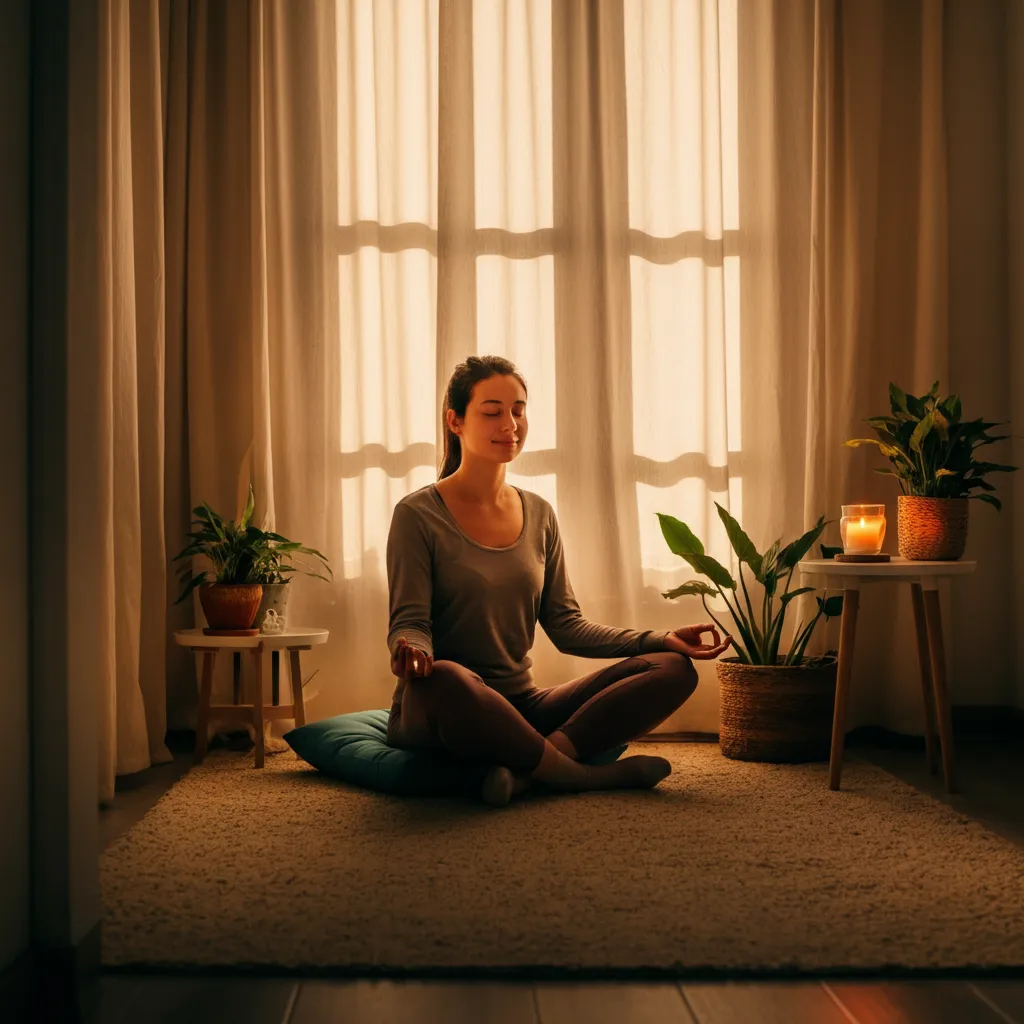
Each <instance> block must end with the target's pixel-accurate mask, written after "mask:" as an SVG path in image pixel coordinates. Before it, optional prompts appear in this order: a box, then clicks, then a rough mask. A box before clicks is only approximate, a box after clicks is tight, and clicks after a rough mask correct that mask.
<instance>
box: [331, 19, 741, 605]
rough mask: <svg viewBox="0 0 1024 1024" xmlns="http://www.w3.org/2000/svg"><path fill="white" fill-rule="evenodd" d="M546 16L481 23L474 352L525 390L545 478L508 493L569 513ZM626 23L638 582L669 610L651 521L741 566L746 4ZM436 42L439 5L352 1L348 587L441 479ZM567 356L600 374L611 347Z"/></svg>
mask: <svg viewBox="0 0 1024 1024" xmlns="http://www.w3.org/2000/svg"><path fill="white" fill-rule="evenodd" d="M608 2H614V0H608ZM552 15H553V12H552V7H551V0H476V2H474V3H473V5H472V32H471V38H472V44H471V51H472V72H471V75H470V76H469V77H468V79H467V81H470V82H471V83H472V86H471V88H472V92H473V95H472V117H470V118H466V119H465V120H464V121H461V122H459V123H458V124H456V125H454V126H453V127H452V130H453V131H456V132H466V133H470V134H471V135H472V138H471V139H469V137H468V135H467V137H466V138H467V140H468V142H469V143H471V145H470V146H469V151H470V152H471V153H472V161H473V167H472V172H473V181H474V194H473V197H472V198H473V202H472V210H473V215H472V216H473V219H474V223H473V224H472V225H471V226H470V227H469V228H468V229H467V235H466V237H465V238H464V239H460V243H461V244H464V245H466V246H467V247H468V248H469V249H470V250H471V251H472V252H473V253H475V254H476V259H475V265H476V279H475V287H476V315H475V329H476V338H468V339H464V341H465V344H464V346H463V348H464V350H465V353H468V352H471V351H476V352H479V353H481V354H483V353H493V354H497V355H504V356H506V357H508V358H509V359H511V360H512V361H513V362H515V363H516V364H517V365H518V366H519V368H520V369H521V370H522V371H523V373H524V375H525V377H526V379H527V382H528V384H529V387H530V403H529V414H530V434H529V440H528V443H527V452H528V453H543V452H547V453H550V461H549V463H548V464H547V465H546V466H544V465H542V464H540V463H537V464H536V466H537V467H539V468H536V470H535V471H533V472H522V471H521V470H522V469H523V468H526V466H527V463H526V460H525V459H522V460H521V461H520V462H517V463H513V464H512V466H511V467H510V469H509V471H508V480H509V481H510V482H512V483H516V484H518V485H519V486H522V487H525V488H528V489H530V490H533V491H536V492H537V493H540V494H542V495H543V496H544V497H546V498H547V499H548V500H549V501H551V502H552V504H553V505H554V506H555V507H556V510H557V508H558V505H557V497H558V482H559V478H560V476H562V475H563V474H565V473H571V472H574V471H576V468H577V467H576V466H575V465H573V464H572V455H571V453H563V452H561V451H560V449H559V438H558V436H557V431H556V412H558V410H557V408H556V393H557V394H558V395H559V396H560V399H561V400H563V401H565V400H566V396H568V400H569V401H572V398H573V392H572V389H571V387H570V388H568V389H566V387H565V382H564V381H563V382H559V381H557V380H556V347H557V345H559V344H565V343H566V342H567V341H568V339H558V338H556V337H555V304H556V298H557V297H556V295H555V273H554V257H555V254H556V245H558V244H559V242H558V240H557V238H556V235H555V232H554V230H553V225H554V223H555V216H554V202H555V199H554V189H553V185H552V181H553V160H554V150H555V146H554V140H553V131H554V118H553V114H552V105H553V80H554V76H555V70H554V66H553V61H554V60H555V55H554V53H553V42H552ZM622 17H623V30H624V32H623V43H622V45H623V48H624V53H623V56H624V67H625V82H624V88H625V110H626V122H627V132H626V137H625V138H624V139H623V144H624V145H625V146H626V147H627V162H628V179H629V184H628V205H629V227H630V231H629V239H628V249H629V275H630V281H629V285H630V310H631V313H630V327H631V353H630V360H631V374H632V382H633V385H632V386H633V396H632V397H633V402H632V406H633V423H632V431H631V435H632V444H633V452H634V456H635V460H636V477H635V494H636V503H637V511H638V521H639V529H640V537H639V542H640V555H641V561H642V570H643V580H644V583H645V584H648V585H654V586H657V587H658V588H659V589H667V588H668V587H670V586H673V585H675V584H676V583H678V582H679V581H680V579H681V578H683V576H682V575H681V574H685V573H686V572H687V571H688V570H686V568H685V567H684V566H682V565H681V563H680V560H679V559H678V558H677V556H675V555H673V554H672V553H671V552H670V551H669V550H668V548H667V546H666V545H665V542H664V539H663V538H662V536H661V532H660V529H659V527H658V523H657V519H656V516H655V514H654V513H655V512H656V511H660V512H671V513H672V514H674V515H677V516H678V517H679V518H681V519H684V520H685V521H687V522H688V523H689V524H690V525H691V526H692V527H693V528H694V530H695V531H696V532H697V533H698V535H699V536H701V537H702V538H704V539H705V541H706V542H709V544H710V549H711V551H712V553H714V554H716V556H717V557H719V558H720V559H723V560H726V561H728V560H729V558H730V554H729V550H728V545H727V542H726V539H725V536H724V531H722V529H721V527H720V524H719V522H718V517H717V515H716V514H715V511H714V505H713V502H714V501H715V500H718V501H721V502H723V503H726V504H728V505H729V506H730V507H731V508H732V510H733V512H734V514H736V515H737V516H741V515H742V510H741V508H740V480H739V476H738V473H737V472H736V466H735V456H736V455H737V454H738V452H739V450H740V443H741V439H740V436H739V417H738V409H739V393H738V380H739V372H738V338H739V322H738V315H739V269H738V257H737V255H736V254H737V240H736V238H737V231H738V227H739V225H738V196H737V166H736V145H737V138H736V136H737V109H736V104H737V90H736V74H737V71H736V11H735V0H717V2H716V0H627V2H625V3H623V4H622ZM441 31H442V26H441V24H440V19H439V4H438V2H437V0H402V2H400V3H397V4H395V3H393V2H392V0H387V2H384V0H380V2H374V0H348V2H343V0H339V2H338V44H339V50H338V52H339V61H338V67H339V81H338V89H339V125H338V127H339V131H338V156H339V202H338V217H339V239H340V245H339V248H340V254H339V270H338V273H339V298H340V317H341V324H340V326H341V338H342V365H341V374H342V380H341V389H342V410H343V413H342V436H341V439H340V440H341V450H342V453H343V455H348V456H353V457H354V456H357V455H358V454H359V453H361V452H362V453H366V452H371V453H372V455H371V456H367V457H365V458H363V459H362V460H361V461H358V462H357V463H355V464H356V465H359V466H361V467H362V468H361V469H360V470H359V471H358V472H355V473H354V475H349V476H346V477H344V479H343V481H342V491H343V508H344V518H345V522H344V529H343V534H344V562H345V575H346V576H350V577H351V576H359V575H361V574H362V573H364V572H366V571H368V568H367V558H372V559H373V561H374V563H375V564H376V565H378V566H379V564H380V558H381V553H382V552H383V550H384V547H385V544H386V537H387V530H388V525H389V520H390V515H389V514H382V510H384V509H387V510H388V512H390V509H391V508H393V506H394V503H395V502H396V501H397V500H398V499H399V498H400V497H402V496H403V495H404V494H407V493H409V492H410V491H412V490H415V489H416V488H418V487H421V486H423V485H424V484H426V483H428V482H429V481H432V480H434V479H435V478H436V469H435V466H436V460H437V453H436V452H435V450H434V442H435V435H436V429H437V428H436V421H437V418H438V416H439V411H438V408H437V403H436V385H435V379H436V369H435V368H436V360H437V327H436V319H437V290H436V289H437V276H438V263H437V260H438V255H437V253H438V185H439V182H438V166H439V164H438V113H439V110H438V62H439V45H440V32H441ZM348 55H351V56H352V58H353V59H352V60H349V59H347V57H348ZM462 340H463V339H459V342H460V343H461V342H462ZM572 343H573V344H578V345H580V346H581V357H585V355H586V352H585V348H584V346H585V345H586V344H599V343H600V342H599V340H596V341H595V340H592V339H586V340H580V339H572ZM559 384H561V385H562V386H561V387H559ZM572 412H573V410H572V409H568V410H564V411H563V412H562V415H569V416H571V415H572ZM410 453H411V455H410ZM731 459H732V461H733V465H732V466H731V467H730V460H731ZM645 467H653V469H652V470H651V472H653V473H654V474H655V475H656V476H657V477H658V482H657V483H650V482H643V478H644V476H645V473H647V470H645ZM552 470H553V471H552ZM649 475H650V474H649V473H648V476H649ZM371 553H372V554H371Z"/></svg>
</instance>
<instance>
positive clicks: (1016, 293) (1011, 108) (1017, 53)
mask: <svg viewBox="0 0 1024 1024" xmlns="http://www.w3.org/2000/svg"><path fill="white" fill-rule="evenodd" d="M1006 14H1007V17H1006V67H1007V86H1008V89H1007V93H1008V95H1007V104H1006V115H1007V143H1008V151H1009V160H1008V164H1009V175H1008V180H1009V181H1010V182H1013V183H1014V184H1013V186H1012V187H1010V188H1009V189H1008V190H1007V192H1008V195H1007V200H1008V208H1007V222H1008V231H1007V235H1008V240H1009V254H1008V255H1009V282H1008V284H1009V287H1008V289H1007V290H1008V293H1009V296H1008V297H1009V331H1008V335H1009V340H1010V353H1011V365H1010V370H1011V374H1010V381H1011V384H1010V414H1011V416H1012V422H1013V427H1012V429H1013V432H1014V434H1016V435H1017V436H1016V437H1015V439H1014V447H1013V454H1014V457H1013V459H1012V462H1013V464H1014V465H1015V466H1021V467H1024V193H1022V191H1021V183H1022V182H1024V0H1008V3H1007V11H1006ZM1013 484H1014V497H1015V508H1014V510H1013V520H1012V521H1013V538H1012V539H1013V566H1014V573H1013V577H1014V583H1015V598H1016V603H1015V608H1014V619H1013V633H1014V636H1015V638H1016V655H1017V664H1016V685H1015V687H1014V689H1015V698H1016V705H1017V707H1018V708H1020V709H1021V710H1024V468H1022V469H1021V471H1019V472H1017V473H1015V474H1014V481H1013Z"/></svg>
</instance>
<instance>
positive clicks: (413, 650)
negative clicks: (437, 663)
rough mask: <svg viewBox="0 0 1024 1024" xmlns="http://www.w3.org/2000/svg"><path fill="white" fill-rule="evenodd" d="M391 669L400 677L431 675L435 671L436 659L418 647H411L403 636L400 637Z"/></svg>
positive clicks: (410, 677)
mask: <svg viewBox="0 0 1024 1024" xmlns="http://www.w3.org/2000/svg"><path fill="white" fill-rule="evenodd" d="M391 671H392V673H393V674H394V675H395V676H397V677H398V678H399V679H413V678H414V677H416V676H429V675H430V673H431V672H433V671H434V659H433V658H432V657H431V656H430V655H429V654H424V653H423V652H422V651H421V650H420V649H419V648H418V647H411V646H410V645H409V641H408V640H406V639H405V637H404V636H402V637H399V638H398V646H397V647H396V648H395V656H394V657H393V658H392V659H391Z"/></svg>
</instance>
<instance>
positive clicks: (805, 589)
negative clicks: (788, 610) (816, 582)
mask: <svg viewBox="0 0 1024 1024" xmlns="http://www.w3.org/2000/svg"><path fill="white" fill-rule="evenodd" d="M813 589H814V587H801V588H800V589H799V590H791V591H790V592H789V593H788V594H783V595H782V598H781V601H782V607H783V608H785V607H786V605H787V604H789V602H790V601H792V600H793V598H794V597H799V596H800V595H801V594H809V593H810V592H811V591H812V590H813Z"/></svg>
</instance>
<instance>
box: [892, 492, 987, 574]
mask: <svg viewBox="0 0 1024 1024" xmlns="http://www.w3.org/2000/svg"><path fill="white" fill-rule="evenodd" d="M969 508H970V504H969V500H968V499H967V498H917V497H914V496H912V495H907V494H901V495H900V496H899V497H898V498H897V504H896V512H897V530H898V533H899V552H900V554H901V555H902V556H903V557H904V558H906V559H908V560H910V561H913V562H927V561H936V562H943V561H951V562H953V561H956V560H957V559H958V558H960V557H961V556H962V555H963V553H964V548H965V547H966V545H967V523H968V510H969Z"/></svg>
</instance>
